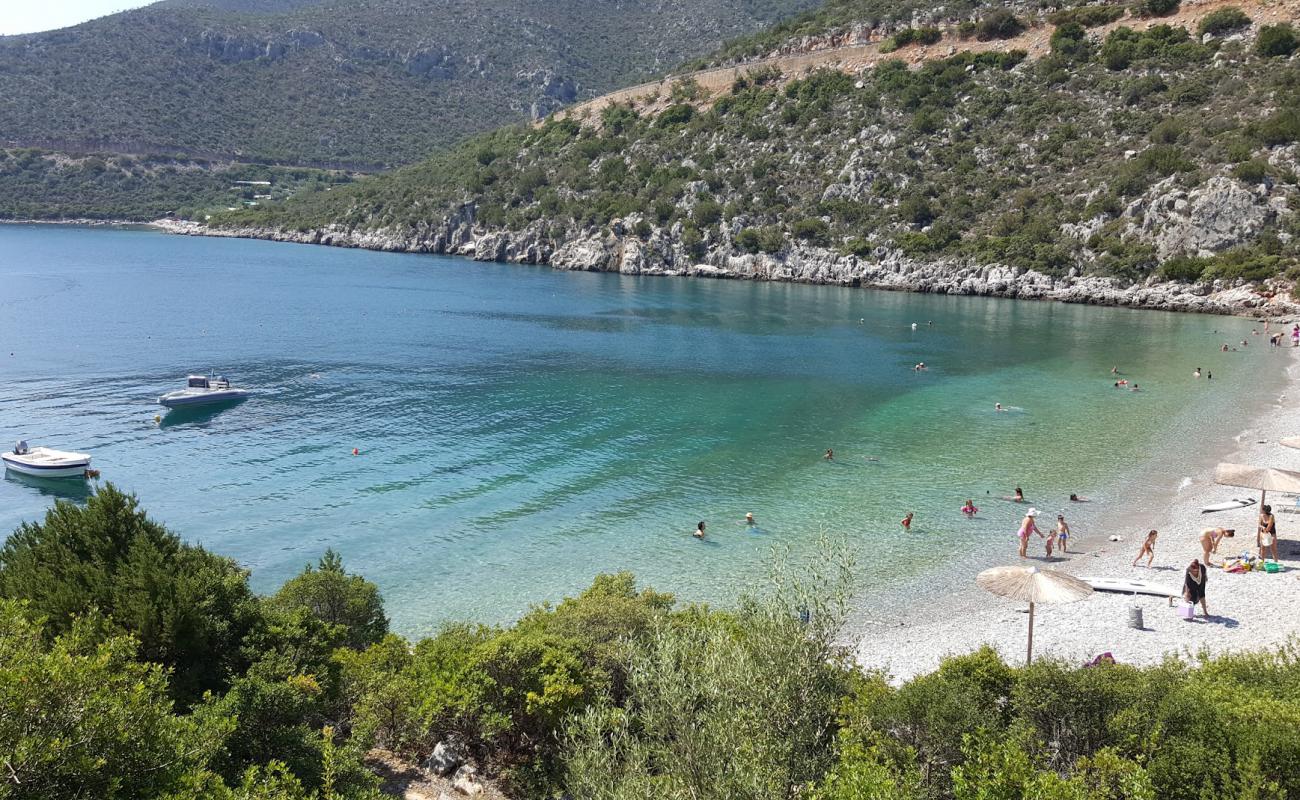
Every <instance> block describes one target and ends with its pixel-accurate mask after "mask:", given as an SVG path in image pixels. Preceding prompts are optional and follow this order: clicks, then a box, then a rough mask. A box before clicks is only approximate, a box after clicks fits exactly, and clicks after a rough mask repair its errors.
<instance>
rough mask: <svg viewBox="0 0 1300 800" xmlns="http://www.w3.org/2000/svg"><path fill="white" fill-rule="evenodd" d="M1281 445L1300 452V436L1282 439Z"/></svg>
mask: <svg viewBox="0 0 1300 800" xmlns="http://www.w3.org/2000/svg"><path fill="white" fill-rule="evenodd" d="M1281 443H1282V444H1284V445H1286V446H1287V447H1294V448H1296V449H1297V450H1300V436H1288V437H1287V438H1285V439H1282V440H1281Z"/></svg>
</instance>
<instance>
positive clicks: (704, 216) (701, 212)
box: [691, 200, 722, 228]
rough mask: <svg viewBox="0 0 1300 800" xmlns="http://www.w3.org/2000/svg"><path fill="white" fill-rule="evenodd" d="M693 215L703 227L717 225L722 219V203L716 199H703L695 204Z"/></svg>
mask: <svg viewBox="0 0 1300 800" xmlns="http://www.w3.org/2000/svg"><path fill="white" fill-rule="evenodd" d="M691 216H693V217H694V218H695V222H696V224H698V225H700V226H702V227H705V228H707V227H709V226H710V225H716V224H717V223H718V220H720V219H722V205H721V204H720V203H718V202H717V201H716V200H701V201H699V202H698V203H696V204H695V209H694V211H692V212H691Z"/></svg>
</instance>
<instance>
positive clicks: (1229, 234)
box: [1124, 175, 1287, 259]
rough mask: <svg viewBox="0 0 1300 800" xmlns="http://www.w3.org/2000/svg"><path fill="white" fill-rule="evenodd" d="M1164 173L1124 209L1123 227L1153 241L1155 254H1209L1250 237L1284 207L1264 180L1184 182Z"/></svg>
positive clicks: (1280, 196) (1281, 198) (1280, 197)
mask: <svg viewBox="0 0 1300 800" xmlns="http://www.w3.org/2000/svg"><path fill="white" fill-rule="evenodd" d="M1177 181H1178V178H1177V177H1176V176H1174V177H1169V178H1165V179H1164V180H1162V181H1160V182H1159V183H1157V184H1156V185H1154V186H1152V187H1151V188H1150V189H1149V190H1148V191H1147V192H1146V193H1145V194H1144V195H1143V196H1142V197H1140V198H1138V199H1137V200H1134V201H1133V202H1132V203H1131V204H1129V206H1128V208H1127V209H1125V211H1124V216H1125V217H1127V218H1128V219H1129V220H1130V223H1129V232H1130V234H1133V235H1136V236H1138V237H1140V238H1141V239H1143V240H1145V241H1148V242H1150V243H1151V244H1154V245H1155V247H1156V253H1157V255H1159V257H1160V258H1161V259H1166V258H1170V257H1172V256H1178V255H1193V256H1198V255H1199V256H1210V255H1213V254H1214V253H1217V252H1220V251H1222V250H1227V249H1228V248H1230V247H1236V246H1237V245H1240V244H1244V243H1246V242H1249V241H1252V240H1254V239H1255V237H1257V236H1258V235H1259V233H1260V231H1262V230H1263V229H1264V227H1265V226H1267V225H1269V224H1271V223H1273V222H1274V221H1275V220H1276V219H1277V217H1278V215H1279V214H1282V213H1285V211H1286V203H1287V198H1286V196H1285V195H1284V194H1281V193H1277V194H1276V195H1275V194H1274V193H1272V192H1271V186H1270V184H1269V183H1267V182H1261V183H1258V184H1256V185H1254V186H1250V185H1247V184H1244V183H1242V182H1241V181H1237V180H1233V179H1231V178H1227V177H1224V176H1221V175H1220V176H1216V177H1213V178H1210V179H1209V180H1207V181H1205V182H1204V183H1202V184H1200V185H1199V186H1196V187H1193V188H1190V189H1189V188H1184V187H1182V186H1179V185H1178V182H1177Z"/></svg>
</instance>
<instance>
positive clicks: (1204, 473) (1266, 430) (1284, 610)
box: [855, 347, 1300, 682]
mask: <svg viewBox="0 0 1300 800" xmlns="http://www.w3.org/2000/svg"><path fill="white" fill-rule="evenodd" d="M1284 349H1285V350H1286V351H1287V354H1288V359H1287V381H1286V384H1285V387H1284V389H1283V390H1282V393H1281V396H1280V397H1279V398H1277V399H1276V401H1275V402H1274V403H1272V404H1270V405H1269V406H1268V407H1267V408H1265V409H1263V410H1262V412H1261V413H1260V414H1258V415H1256V416H1255V417H1254V418H1251V419H1247V420H1244V422H1245V425H1246V427H1245V428H1244V429H1243V430H1242V432H1241V433H1240V434H1239V435H1238V436H1237V437H1236V442H1237V445H1236V449H1235V451H1234V450H1233V448H1231V447H1230V448H1227V449H1226V450H1225V451H1224V452H1222V453H1217V454H1213V453H1212V454H1210V455H1216V456H1217V457H1218V460H1222V461H1232V462H1238V463H1245V464H1253V465H1259V466H1270V467H1278V468H1282V469H1290V470H1300V450H1295V449H1291V448H1288V447H1283V446H1282V445H1280V444H1278V440H1279V439H1282V438H1284V437H1287V436H1295V435H1300V409H1298V408H1297V407H1296V405H1295V399H1296V398H1297V397H1298V396H1300V359H1298V358H1297V355H1296V354H1297V353H1300V351H1297V350H1293V349H1292V348H1289V347H1288V348H1284ZM1170 469H1171V473H1173V475H1172V477H1173V478H1174V480H1176V479H1177V476H1178V474H1181V473H1176V472H1174V470H1176V469H1177V467H1171V468H1170ZM1191 477H1192V483H1191V485H1188V486H1185V487H1183V488H1182V489H1181V490H1179V491H1178V492H1177V493H1176V494H1175V495H1173V496H1172V498H1165V499H1162V500H1157V501H1156V503H1155V504H1150V503H1146V504H1144V503H1142V502H1141V501H1136V502H1135V503H1134V504H1133V507H1132V508H1122V509H1116V512H1115V514H1114V518H1115V519H1116V520H1126V521H1129V520H1139V519H1140V520H1144V521H1145V520H1149V521H1150V522H1149V527H1154V528H1156V529H1158V530H1159V531H1160V536H1159V539H1158V540H1157V544H1156V557H1155V562H1154V565H1153V568H1152V569H1146V568H1145V567H1143V566H1137V567H1134V566H1132V565H1131V562H1132V561H1133V558H1134V556H1135V555H1137V552H1138V550H1139V549H1140V547H1141V534H1142V531H1141V530H1140V529H1139V526H1138V525H1135V524H1125V525H1123V526H1117V528H1116V532H1117V533H1119V534H1121V535H1122V540H1121V541H1119V542H1111V541H1109V536H1108V535H1106V534H1101V533H1096V534H1092V535H1089V536H1076V537H1075V539H1077V540H1078V541H1072V542H1071V548H1072V550H1071V552H1070V554H1069V555H1067V556H1066V557H1065V558H1064V559H1056V560H1053V561H1052V562H1050V563H1048V562H1046V561H1045V560H1043V555H1044V549H1043V540H1041V539H1039V538H1038V537H1037V536H1033V537H1031V541H1030V549H1029V553H1030V556H1031V560H1030V561H1029V562H1028V563H1030V564H1036V565H1038V566H1040V567H1042V568H1052V569H1058V570H1061V571H1063V572H1068V573H1071V574H1073V575H1079V576H1088V577H1105V578H1121V579H1129V580H1141V581H1149V582H1152V583H1158V584H1160V585H1162V586H1167V587H1169V588H1170V589H1173V590H1175V591H1177V592H1179V593H1181V591H1182V585H1183V573H1184V571H1185V570H1186V568H1187V565H1188V564H1189V563H1190V562H1191V560H1192V559H1193V558H1200V557H1201V547H1200V533H1201V530H1202V529H1204V528H1207V527H1216V526H1222V527H1225V528H1236V530H1237V536H1236V538H1235V539H1225V540H1224V543H1223V545H1222V546H1221V547H1220V548H1219V552H1218V554H1217V555H1215V556H1214V558H1215V560H1216V563H1219V561H1220V560H1221V559H1222V558H1223V557H1224V556H1225V555H1226V556H1229V557H1231V556H1236V555H1238V554H1240V553H1241V552H1244V551H1251V552H1253V551H1254V550H1255V522H1256V516H1257V514H1258V505H1256V506H1253V507H1251V508H1249V509H1242V510H1239V511H1225V512H1218V513H1213V514H1202V513H1201V512H1200V509H1201V508H1202V507H1204V506H1207V505H1210V504H1213V503H1219V502H1222V501H1224V500H1226V499H1229V498H1231V497H1256V498H1258V496H1259V493H1258V492H1257V491H1254V490H1250V489H1234V488H1230V487H1225V486H1219V485H1217V484H1215V483H1214V476H1213V462H1212V461H1210V462H1209V463H1207V464H1206V465H1205V466H1203V467H1198V469H1197V471H1196V472H1195V473H1193V474H1192V476H1191ZM1268 503H1269V504H1270V505H1271V506H1273V510H1274V513H1275V514H1276V517H1277V521H1278V522H1277V524H1278V532H1279V534H1280V535H1279V541H1278V555H1279V559H1280V561H1281V562H1282V565H1283V570H1282V571H1281V572H1279V573H1275V574H1267V573H1263V572H1253V571H1252V572H1248V573H1244V574H1230V573H1226V572H1224V571H1223V570H1222V569H1220V568H1218V567H1215V568H1212V569H1211V570H1210V571H1209V575H1208V583H1207V584H1206V599H1207V601H1208V606H1209V611H1210V616H1209V618H1208V619H1206V618H1203V617H1202V616H1201V611H1200V606H1197V610H1196V619H1195V620H1194V621H1191V622H1188V621H1185V620H1183V619H1181V618H1179V617H1178V616H1177V614H1176V610H1175V608H1173V607H1171V606H1170V604H1169V601H1168V600H1166V599H1164V598H1160V597H1152V596H1144V595H1137V596H1134V595H1127V594H1109V593H1103V592H1094V593H1093V594H1092V595H1091V596H1090V597H1088V598H1087V599H1085V600H1082V601H1080V602H1077V603H1072V604H1066V605H1043V604H1040V605H1037V606H1035V611H1034V615H1035V624H1034V657H1035V658H1036V659H1037V658H1039V657H1055V658H1062V659H1065V660H1066V661H1068V662H1070V663H1076V664H1083V663H1085V662H1086V661H1088V660H1090V659H1092V658H1093V657H1094V656H1096V655H1098V654H1100V653H1104V652H1110V653H1111V654H1112V655H1114V657H1115V659H1116V660H1118V661H1120V662H1124V663H1130V664H1154V663H1158V662H1160V661H1161V660H1163V659H1164V658H1165V657H1166V656H1169V655H1176V656H1182V657H1184V658H1187V657H1191V656H1195V655H1197V654H1198V653H1201V652H1206V653H1211V654H1214V653H1224V652H1235V651H1244V650H1260V649H1267V648H1273V647H1277V646H1279V645H1283V644H1285V643H1287V641H1288V640H1289V639H1292V638H1300V614H1297V613H1296V609H1297V608H1300V513H1286V512H1285V511H1283V512H1281V513H1279V511H1278V509H1280V508H1282V509H1284V508H1288V507H1289V508H1295V505H1294V504H1295V498H1294V497H1292V496H1286V495H1281V494H1277V495H1273V494H1270V496H1269V499H1268ZM1041 513H1042V515H1043V516H1042V517H1040V524H1039V527H1040V528H1041V529H1042V530H1043V532H1044V533H1047V530H1048V526H1049V525H1051V524H1052V523H1054V522H1055V519H1054V514H1052V513H1049V512H1048V511H1043V512H1041ZM1007 539H1008V544H1007V558H1006V559H1005V560H1004V561H1003V562H1002V563H1007V564H1012V563H1017V562H1019V559H1018V558H1016V555H1015V543H1014V541H1012V536H1011V535H1010V534H1008V537H1007ZM1143 563H1145V559H1143ZM973 577H974V576H972V580H971V581H970V583H969V588H965V589H961V590H959V591H957V592H955V593H950V594H946V595H944V596H941V597H935V598H923V600H922V602H919V603H918V605H917V606H916V608H915V609H914V610H912V611H907V612H903V613H902V614H901V615H899V616H894V617H892V618H881V619H876V620H873V621H871V622H869V623H867V624H865V625H864V626H862V627H859V628H858V629H857V631H856V634H857V638H858V641H857V644H856V646H855V655H856V659H857V662H858V664H859V665H860V666H861V667H863V668H864V669H879V670H883V671H885V672H886V673H887V674H888V675H889V676H890V678H891V679H892V680H893V681H895V682H901V681H905V680H908V679H910V678H912V677H914V676H917V675H920V674H924V673H926V672H930V671H933V670H934V669H936V668H937V667H938V666H939V664H940V662H941V661H942V660H943V659H944V658H945V657H947V656H950V655H957V654H963V653H969V652H972V651H974V650H976V649H978V648H979V647H981V646H982V645H989V646H992V647H993V648H994V649H996V650H997V651H998V653H999V654H1000V655H1001V656H1002V657H1003V658H1004V659H1005V660H1006V661H1007V662H1008V663H1011V664H1023V663H1024V661H1025V644H1026V642H1025V638H1026V631H1027V627H1028V625H1027V623H1028V619H1027V614H1026V611H1027V605H1026V604H1025V603H1017V602H1014V601H1011V600H1007V599H1005V598H1001V597H996V596H994V595H991V594H988V593H986V592H984V591H983V590H981V589H979V588H978V587H977V586H976V585H975V582H974V580H973ZM1134 605H1137V606H1139V607H1140V608H1141V609H1142V614H1143V619H1144V628H1143V629H1142V630H1137V629H1134V628H1132V627H1129V609H1130V608H1131V607H1132V606H1134Z"/></svg>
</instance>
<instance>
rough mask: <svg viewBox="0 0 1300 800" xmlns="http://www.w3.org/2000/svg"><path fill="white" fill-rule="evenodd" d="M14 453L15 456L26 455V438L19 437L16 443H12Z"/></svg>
mask: <svg viewBox="0 0 1300 800" xmlns="http://www.w3.org/2000/svg"><path fill="white" fill-rule="evenodd" d="M14 455H16V456H25V455H27V440H26V439H19V440H18V444H16V445H14Z"/></svg>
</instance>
